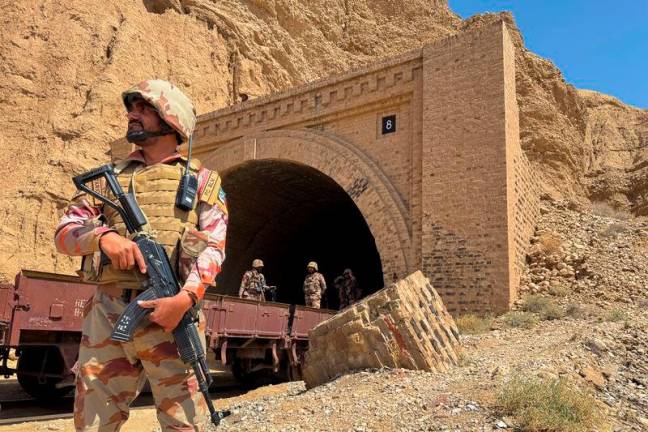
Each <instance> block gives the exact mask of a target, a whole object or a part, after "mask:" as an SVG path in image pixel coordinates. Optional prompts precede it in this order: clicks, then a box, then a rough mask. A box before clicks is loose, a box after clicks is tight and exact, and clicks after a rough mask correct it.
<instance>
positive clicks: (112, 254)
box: [99, 232, 146, 273]
mask: <svg viewBox="0 0 648 432" xmlns="http://www.w3.org/2000/svg"><path fill="white" fill-rule="evenodd" d="M99 248H100V249H101V250H102V251H103V253H105V254H106V255H108V258H110V262H111V264H112V266H113V267H115V268H116V269H118V270H130V269H132V268H133V267H135V264H137V267H139V270H140V272H142V273H146V262H144V257H143V256H142V252H140V250H139V248H138V247H137V244H135V242H134V241H132V240H129V239H127V238H126V237H122V236H120V235H119V234H117V233H116V232H109V233H106V234H104V235H102V236H101V238H100V239H99Z"/></svg>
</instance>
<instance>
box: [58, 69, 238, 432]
mask: <svg viewBox="0 0 648 432" xmlns="http://www.w3.org/2000/svg"><path fill="white" fill-rule="evenodd" d="M129 92H131V93H133V92H136V93H139V94H140V95H141V96H142V98H144V99H145V100H146V101H148V102H149V103H151V105H153V106H154V107H155V108H156V110H157V111H158V113H159V115H160V117H161V118H162V119H163V120H164V121H165V122H166V123H167V124H168V125H170V126H171V127H172V128H173V129H174V130H175V131H176V132H177V133H178V134H179V135H180V137H181V138H182V139H184V140H186V139H188V136H189V135H190V134H191V131H192V130H193V127H194V124H195V112H194V111H193V106H192V105H190V104H191V102H190V101H188V99H187V98H186V96H184V95H183V94H182V93H181V92H180V91H179V90H178V89H177V88H175V87H173V86H172V85H170V84H169V83H166V82H164V81H160V80H152V81H145V82H143V83H140V84H139V85H138V86H136V87H134V88H133V89H131V90H129V91H127V92H125V93H124V97H126V95H127V94H129ZM187 104H189V105H187ZM180 160H181V156H180V155H179V154H178V153H175V154H172V155H170V156H168V157H166V158H165V159H163V160H162V161H160V162H159V163H156V164H154V165H146V162H145V159H144V156H143V154H142V153H141V152H140V151H136V152H134V153H133V154H131V155H130V156H129V157H128V158H127V161H126V163H125V164H124V165H123V166H124V167H128V168H127V169H124V171H123V173H127V172H128V170H131V171H133V173H132V177H131V178H132V180H131V181H132V182H134V183H137V182H140V183H138V187H139V189H138V192H137V195H136V196H139V197H140V198H141V199H142V202H141V203H140V205H141V206H142V209H143V210H145V209H146V208H150V209H152V210H153V211H151V212H150V213H147V211H146V210H145V211H144V213H145V214H146V215H147V216H148V217H149V224H150V226H151V229H152V230H153V231H154V232H155V233H156V234H157V235H158V236H159V237H158V238H159V241H160V243H161V244H162V245H163V246H164V247H165V249H166V250H167V254H168V255H169V256H171V257H172V258H173V259H174V260H175V261H176V262H177V263H178V266H179V270H180V271H179V273H180V274H179V275H178V276H179V277H180V279H181V280H185V282H184V284H183V287H182V289H183V290H185V291H188V292H189V293H190V295H191V296H192V297H194V298H196V299H197V300H200V299H202V298H203V295H204V292H205V289H206V287H207V286H208V285H211V284H213V283H214V280H215V278H216V276H217V275H218V273H219V272H220V269H221V265H222V263H223V261H224V259H225V235H226V229H227V208H226V204H225V195H224V192H223V191H222V189H221V188H220V178H219V177H218V176H217V174H216V173H215V172H213V171H210V170H206V169H201V168H197V169H196V171H198V173H197V174H198V200H197V201H198V203H197V204H196V205H195V207H194V210H191V211H189V212H182V211H179V210H178V209H175V208H174V197H175V191H176V190H177V187H178V186H177V185H178V183H177V182H178V181H179V180H174V179H175V177H173V176H172V177H168V176H169V175H170V174H173V175H175V174H176V173H178V172H181V168H182V166H184V163H179V162H180ZM192 165H193V161H192ZM132 167H135V169H134V170H132V169H131V168H132ZM139 169H141V171H138V170H139ZM138 172H142V173H146V175H144V174H142V176H141V177H137V173H138ZM123 173H120V174H118V181H119V182H120V183H122V182H123V181H124V178H123ZM151 173H161V174H163V175H165V176H167V177H164V179H163V180H162V181H156V177H155V175H152V174H151ZM174 182H175V183H174ZM143 185H144V186H146V185H152V186H150V187H148V188H147V187H142V186H143ZM123 186H124V185H122V187H123ZM160 200H161V201H160ZM156 202H158V203H163V204H160V205H159V206H158V207H157V208H156V207H155V206H154V204H155V203H156ZM147 206H148V207H147ZM178 215H184V216H182V217H180V216H178ZM100 217H101V218H106V223H105V224H104V223H102V222H101V220H102V219H100ZM120 222H121V221H118V220H117V219H116V218H115V219H112V218H111V217H110V215H109V213H108V211H107V209H105V208H103V207H102V206H99V205H95V204H94V203H92V202H91V200H90V199H89V198H88V197H86V196H85V195H83V194H79V195H77V196H76V197H75V199H74V200H73V202H72V203H71V204H70V206H69V207H68V210H67V211H66V213H65V215H64V216H63V218H62V219H61V222H60V223H59V226H58V227H57V230H56V235H55V243H56V246H57V249H58V250H59V251H60V252H62V253H65V254H67V255H76V256H79V255H83V256H86V257H90V258H92V257H93V255H94V256H95V258H96V256H97V255H98V252H99V239H100V237H101V236H102V235H103V234H105V233H107V232H109V231H116V232H118V233H120V234H122V235H123V234H124V233H123V230H124V227H123V226H122V225H123V224H121V223H120ZM174 230H176V231H174ZM180 237H181V239H180ZM178 243H179V245H178ZM86 261H88V262H90V263H95V262H96V260H95V259H89V260H86V259H84V262H86ZM109 267H110V265H106V266H103V267H102V270H101V271H91V270H92V266H89V267H84V269H83V270H84V272H83V273H82V274H83V276H85V277H86V278H90V279H92V278H93V277H94V279H92V280H94V281H95V282H96V283H98V284H99V286H98V289H97V292H96V293H95V295H94V297H93V298H92V300H91V301H89V302H88V306H87V307H86V309H87V310H86V311H85V319H84V322H83V329H82V339H81V345H80V348H79V360H78V373H77V377H76V394H75V402H74V423H75V427H76V430H77V431H118V430H119V429H120V428H121V425H122V424H123V423H124V422H125V421H126V420H127V419H128V413H129V404H130V403H131V402H132V400H133V399H135V397H136V396H137V393H138V392H139V388H140V386H141V384H142V383H143V381H144V379H145V378H148V380H149V382H150V384H151V390H152V392H153V396H154V398H155V404H156V407H157V416H158V420H159V422H160V425H161V427H162V431H171V430H173V431H199V430H202V428H203V425H204V421H205V420H206V412H207V410H206V404H205V402H204V400H203V397H202V394H201V393H200V392H199V391H198V387H197V381H196V378H195V375H194V373H193V371H192V370H188V369H187V365H185V364H184V363H183V362H182V361H181V360H180V358H179V355H178V351H177V347H176V345H175V342H174V340H173V336H172V334H171V333H165V332H164V331H163V330H162V328H161V327H160V326H159V325H157V324H154V323H151V322H150V321H148V320H145V321H144V322H143V324H142V325H141V326H140V327H139V328H138V329H137V330H136V331H135V334H134V338H133V341H131V342H128V343H120V342H115V341H112V340H111V339H110V334H111V332H112V329H113V325H114V323H115V321H116V319H117V318H118V317H119V315H120V314H121V313H122V311H123V310H124V308H125V307H126V302H125V301H124V300H123V299H122V294H123V290H122V289H123V288H125V287H126V288H132V287H137V288H139V287H140V285H141V284H139V283H138V280H137V279H138V278H140V279H141V278H143V276H141V275H140V276H136V277H135V280H132V279H133V271H127V270H117V269H111V268H109ZM129 278H130V279H129ZM131 297H132V295H131ZM198 326H199V330H201V331H200V332H199V334H200V335H201V337H202V338H203V344H204V318H203V317H202V314H201V316H200V320H199V323H198Z"/></svg>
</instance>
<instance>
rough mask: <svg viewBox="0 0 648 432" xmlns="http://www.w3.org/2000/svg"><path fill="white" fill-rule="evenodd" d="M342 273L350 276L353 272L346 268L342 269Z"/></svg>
mask: <svg viewBox="0 0 648 432" xmlns="http://www.w3.org/2000/svg"><path fill="white" fill-rule="evenodd" d="M342 274H343V275H345V276H347V275H349V276H351V275H352V274H353V272H352V271H351V269H349V268H348V269H344V271H343V272H342Z"/></svg>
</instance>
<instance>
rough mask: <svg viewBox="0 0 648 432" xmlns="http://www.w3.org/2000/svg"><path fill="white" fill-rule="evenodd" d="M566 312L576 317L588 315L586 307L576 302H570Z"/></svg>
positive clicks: (581, 317) (580, 317)
mask: <svg viewBox="0 0 648 432" xmlns="http://www.w3.org/2000/svg"><path fill="white" fill-rule="evenodd" d="M565 313H566V314H567V315H568V316H570V317H572V318H575V319H583V318H585V317H587V311H586V310H585V308H584V307H582V306H581V305H578V304H575V303H570V304H568V305H567V308H566V310H565Z"/></svg>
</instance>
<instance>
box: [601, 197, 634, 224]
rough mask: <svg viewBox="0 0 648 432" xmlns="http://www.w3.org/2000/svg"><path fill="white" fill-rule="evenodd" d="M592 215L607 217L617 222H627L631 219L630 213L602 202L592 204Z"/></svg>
mask: <svg viewBox="0 0 648 432" xmlns="http://www.w3.org/2000/svg"><path fill="white" fill-rule="evenodd" d="M592 213H594V214H595V215H597V216H603V217H609V218H613V219H619V220H628V219H630V218H631V217H632V215H631V214H630V212H628V211H626V210H623V209H619V208H615V207H612V206H611V205H610V204H608V203H605V202H602V201H598V202H593V203H592Z"/></svg>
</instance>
